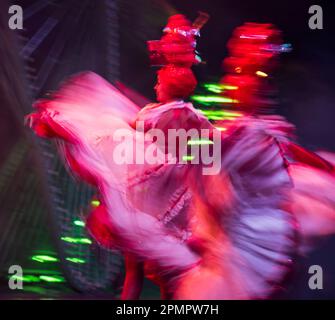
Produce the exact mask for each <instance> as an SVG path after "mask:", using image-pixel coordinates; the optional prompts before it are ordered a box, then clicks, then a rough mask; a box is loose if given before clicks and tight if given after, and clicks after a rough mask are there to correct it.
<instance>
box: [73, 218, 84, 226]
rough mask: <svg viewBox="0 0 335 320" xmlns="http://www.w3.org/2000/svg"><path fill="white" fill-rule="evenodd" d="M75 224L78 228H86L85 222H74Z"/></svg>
mask: <svg viewBox="0 0 335 320" xmlns="http://www.w3.org/2000/svg"><path fill="white" fill-rule="evenodd" d="M73 224H74V225H76V226H78V227H85V222H84V221H81V220H75V221H73Z"/></svg>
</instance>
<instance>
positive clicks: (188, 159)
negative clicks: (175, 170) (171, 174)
mask: <svg viewBox="0 0 335 320" xmlns="http://www.w3.org/2000/svg"><path fill="white" fill-rule="evenodd" d="M193 159H194V156H183V161H191V160H193Z"/></svg>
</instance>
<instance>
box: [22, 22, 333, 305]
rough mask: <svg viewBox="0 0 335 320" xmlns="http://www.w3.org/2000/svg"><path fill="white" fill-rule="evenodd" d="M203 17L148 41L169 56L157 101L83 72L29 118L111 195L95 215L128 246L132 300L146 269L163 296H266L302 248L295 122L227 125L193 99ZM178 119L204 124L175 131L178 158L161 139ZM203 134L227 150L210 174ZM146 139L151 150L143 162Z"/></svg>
mask: <svg viewBox="0 0 335 320" xmlns="http://www.w3.org/2000/svg"><path fill="white" fill-rule="evenodd" d="M201 25H202V23H201V19H200V22H199V20H197V21H196V23H194V24H193V25H192V24H191V23H190V22H189V21H188V20H187V19H185V17H184V16H182V15H176V16H173V17H171V18H170V19H169V21H168V25H167V27H166V28H165V29H164V35H163V37H162V39H161V40H160V41H155V42H149V50H150V53H151V60H152V62H153V64H156V65H157V64H159V65H160V66H162V68H161V69H160V70H159V72H158V81H157V86H156V92H157V100H158V101H159V103H157V104H151V105H148V106H146V107H145V108H143V109H142V110H140V109H139V108H138V107H137V106H136V105H134V104H133V103H132V102H130V101H129V100H128V99H127V98H126V97H125V96H124V95H123V94H121V93H120V92H119V91H118V90H117V89H115V87H113V86H112V85H110V84H109V83H107V82H106V81H104V80H103V79H101V78H100V77H99V76H97V75H95V74H93V73H84V74H81V75H78V76H75V77H73V78H72V79H70V80H69V81H68V82H66V83H65V84H64V85H63V86H62V87H61V88H60V90H59V91H58V92H56V93H55V94H54V95H53V96H52V97H51V99H50V100H41V101H38V102H37V103H36V104H35V108H36V112H35V113H33V114H32V115H30V116H29V117H28V119H29V120H30V124H31V126H32V128H33V129H34V130H35V132H36V133H37V134H39V135H40V136H43V137H55V138H57V139H58V140H59V141H61V142H60V145H61V148H60V151H61V152H62V154H63V155H64V158H65V159H66V162H67V164H68V165H69V167H70V168H71V170H72V171H73V172H75V173H76V174H77V175H78V176H79V177H81V178H82V179H84V180H85V181H87V182H89V183H91V184H93V185H95V186H96V187H97V189H98V192H99V198H100V200H101V205H100V206H99V207H98V208H96V209H95V210H94V211H93V212H92V214H91V215H90V217H89V219H88V223H87V225H88V227H89V229H90V231H91V233H92V234H93V236H94V237H95V238H96V239H97V241H98V242H100V243H101V244H102V245H104V246H106V247H109V248H118V249H120V250H121V251H122V252H123V253H124V254H125V255H126V257H127V258H126V265H127V277H126V282H125V290H124V292H123V294H122V298H124V299H129V298H137V297H138V296H139V293H140V289H141V282H142V279H143V275H144V274H145V275H146V276H148V277H149V278H151V279H153V280H154V281H156V282H157V283H159V285H160V286H161V289H162V293H163V297H165V298H173V299H251V298H266V297H268V296H269V295H270V294H271V293H272V292H273V291H274V290H275V289H276V288H278V286H279V285H280V284H281V283H282V281H283V279H284V278H285V276H286V275H287V273H288V271H290V269H291V267H292V264H293V261H294V257H295V255H296V253H297V251H298V249H299V245H298V229H297V223H296V222H297V217H296V215H295V214H293V213H292V208H291V198H290V190H292V178H291V173H290V172H289V171H288V168H287V160H286V158H285V157H283V149H282V147H281V146H282V145H287V143H286V142H287V141H289V138H288V132H289V131H290V129H291V126H289V125H287V124H286V123H285V122H278V121H276V120H274V121H262V120H259V121H256V120H255V121H254V119H253V121H251V120H250V119H249V118H248V117H246V118H245V119H243V120H241V121H239V122H238V123H236V125H235V126H231V127H230V128H229V129H228V130H227V131H225V132H220V131H218V130H217V129H216V128H215V127H214V126H213V125H212V124H211V123H210V122H209V121H208V120H207V119H206V118H205V117H204V116H203V115H202V114H201V113H200V112H199V111H197V110H196V109H194V107H193V106H192V104H190V103H186V102H185V101H184V99H186V98H187V97H188V96H189V95H190V94H191V93H192V91H193V90H194V88H195V86H196V80H195V77H194V75H193V73H192V71H191V66H192V65H193V64H195V63H196V62H197V61H199V59H198V57H197V55H196V52H195V36H196V35H197V33H198V31H199V27H200V26H201ZM152 129H156V131H155V132H156V133H157V135H156V136H155V135H154V134H153V131H152ZM169 129H177V130H178V129H184V130H185V131H188V130H191V129H195V131H193V135H192V134H191V135H190V137H188V139H187V140H186V142H185V141H180V140H179V141H178V142H177V144H178V148H177V150H178V151H177V152H176V153H175V154H173V157H172V158H178V159H180V158H182V160H183V161H177V162H175V163H173V161H171V153H170V152H168V151H169V147H170V146H171V143H170V140H166V139H165V140H160V139H158V138H159V134H158V133H163V136H164V137H166V135H168V133H169ZM201 129H203V130H206V129H207V130H208V132H209V138H208V139H207V140H205V141H204V140H201V139H196V138H195V137H197V136H198V137H199V135H197V134H195V133H198V132H199V131H201ZM121 133H122V134H121ZM142 133H150V134H149V136H148V137H147V138H148V139H142V138H141V137H142V135H141V134H142ZM150 135H152V139H150ZM217 137H219V139H217ZM121 138H123V139H121ZM121 140H122V141H126V143H123V144H121V145H120V141H121ZM204 142H205V144H204V145H203V143H204ZM196 143H198V144H200V145H201V148H202V147H203V146H204V149H206V148H208V149H210V150H212V151H213V152H214V153H215V150H219V151H220V152H219V154H215V155H216V157H217V158H218V159H219V161H220V170H219V171H218V172H215V173H213V174H210V175H205V174H204V168H205V167H206V166H207V165H208V163H206V162H204V161H202V160H203V159H201V161H200V162H199V163H195V162H193V159H191V160H190V161H189V159H190V158H189V153H188V152H189V151H190V146H193V145H194V144H196ZM175 146H176V145H174V147H175ZM120 147H121V148H120ZM217 147H219V148H217ZM120 149H121V150H122V152H121V153H122V155H123V156H122V157H121V158H122V159H123V160H125V161H119V160H120V159H119V158H120ZM137 150H144V151H145V152H146V154H147V155H151V156H149V157H144V159H137V160H140V161H137V162H134V161H133V160H134V158H136V155H137V153H136V155H134V153H135V151H137ZM167 150H168V151H167ZM201 150H202V149H201ZM156 155H159V156H158V158H159V160H160V163H158V164H157V163H155V162H154V161H152V160H154V158H157V157H156ZM184 157H185V159H186V160H184ZM156 160H157V159H156ZM327 174H328V173H327ZM327 181H328V182H329V181H330V180H327ZM322 185H324V181H322Z"/></svg>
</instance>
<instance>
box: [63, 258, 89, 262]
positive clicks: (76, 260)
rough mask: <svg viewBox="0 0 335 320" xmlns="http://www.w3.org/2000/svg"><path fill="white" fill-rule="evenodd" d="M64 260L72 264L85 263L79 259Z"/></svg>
mask: <svg viewBox="0 0 335 320" xmlns="http://www.w3.org/2000/svg"><path fill="white" fill-rule="evenodd" d="M66 260H67V261H70V262H73V263H85V260H83V259H79V258H66Z"/></svg>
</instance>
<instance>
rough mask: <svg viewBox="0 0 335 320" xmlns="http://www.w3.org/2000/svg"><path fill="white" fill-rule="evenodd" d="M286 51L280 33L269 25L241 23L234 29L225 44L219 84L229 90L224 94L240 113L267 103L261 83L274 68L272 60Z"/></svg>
mask: <svg viewBox="0 0 335 320" xmlns="http://www.w3.org/2000/svg"><path fill="white" fill-rule="evenodd" d="M287 50H289V47H288V46H287V45H282V39H281V33H280V31H279V30H278V29H276V28H275V27H274V26H273V25H271V24H258V23H245V24H244V25H243V26H241V27H238V28H236V29H235V31H234V33H233V36H232V38H231V39H230V40H229V42H228V51H229V57H227V58H226V59H225V60H224V61H223V68H224V69H225V70H226V71H227V72H228V74H227V75H226V76H224V77H223V78H222V79H221V83H223V84H225V85H229V86H230V87H231V88H233V90H229V91H228V92H227V93H226V92H225V95H228V96H229V97H230V98H232V99H234V100H237V104H236V105H237V106H239V107H240V108H241V109H243V110H249V111H255V110H256V109H259V108H262V107H265V106H267V105H268V104H269V103H271V101H270V100H269V99H267V98H266V97H265V96H266V93H267V92H269V89H268V88H267V84H266V82H265V81H263V80H264V78H267V77H268V73H269V72H270V71H271V70H272V69H273V68H274V66H275V62H276V59H275V58H276V57H277V56H278V55H279V53H280V52H284V51H287Z"/></svg>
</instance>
